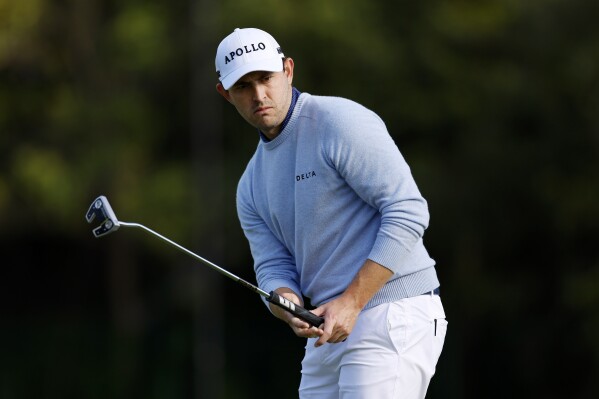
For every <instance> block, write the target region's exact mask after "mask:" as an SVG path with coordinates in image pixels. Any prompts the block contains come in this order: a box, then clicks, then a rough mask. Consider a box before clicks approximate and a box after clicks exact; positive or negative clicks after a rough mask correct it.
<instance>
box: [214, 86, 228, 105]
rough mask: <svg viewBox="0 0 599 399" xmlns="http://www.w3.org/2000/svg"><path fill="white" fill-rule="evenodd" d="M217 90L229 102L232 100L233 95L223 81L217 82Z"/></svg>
mask: <svg viewBox="0 0 599 399" xmlns="http://www.w3.org/2000/svg"><path fill="white" fill-rule="evenodd" d="M216 91H217V92H218V94H220V95H221V96H223V97H224V98H225V100H227V101H228V102H231V95H230V94H229V91H228V90H225V88H224V87H223V84H222V83H221V82H218V83H217V84H216Z"/></svg>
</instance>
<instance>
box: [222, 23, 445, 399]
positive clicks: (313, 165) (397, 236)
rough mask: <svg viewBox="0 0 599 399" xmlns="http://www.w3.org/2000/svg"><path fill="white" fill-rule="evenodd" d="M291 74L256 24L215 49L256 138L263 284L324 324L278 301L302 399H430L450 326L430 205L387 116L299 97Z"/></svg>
mask: <svg viewBox="0 0 599 399" xmlns="http://www.w3.org/2000/svg"><path fill="white" fill-rule="evenodd" d="M293 69H294V61H293V60H292V59H291V58H288V57H285V56H284V54H283V51H282V50H281V47H280V46H279V45H278V43H277V42H276V41H275V39H274V38H273V37H272V36H271V35H270V34H268V33H266V32H264V31H262V30H259V29H253V28H248V29H235V31H234V32H233V33H231V34H230V35H229V36H227V37H226V38H225V39H223V41H222V42H221V43H220V45H219V47H218V50H217V54H216V70H217V73H218V74H219V83H218V84H217V85H216V89H217V91H218V92H219V93H220V94H221V95H222V96H223V97H224V98H225V99H226V100H227V101H228V102H229V103H231V104H233V106H235V108H236V109H237V111H238V112H239V114H240V115H241V116H242V117H243V118H244V119H245V120H246V121H247V122H248V123H249V124H250V125H252V126H253V127H255V128H257V129H258V131H259V136H260V138H259V144H258V147H257V149H256V152H255V154H254V156H253V157H252V159H251V160H250V162H249V163H248V165H247V168H246V170H245V172H244V174H243V176H242V177H241V179H240V181H239V185H238V189H237V211H238V216H239V220H240V223H241V226H242V228H243V230H244V233H245V235H246V237H247V239H248V241H249V244H250V248H251V252H252V256H253V258H254V269H255V272H256V278H257V281H258V284H259V286H260V287H261V288H262V289H264V290H265V291H271V290H275V291H276V292H277V293H278V294H279V295H281V296H283V297H285V298H287V299H289V300H291V301H292V302H295V303H297V304H300V305H302V306H303V299H304V298H308V299H309V300H310V303H311V304H312V305H313V306H315V307H316V308H315V309H313V310H312V312H313V313H315V314H316V315H319V316H322V317H323V318H324V323H323V325H321V326H310V325H309V324H308V323H306V322H305V321H302V320H301V319H299V318H297V317H294V316H293V315H292V314H290V313H288V312H286V311H285V310H283V309H281V308H278V307H276V306H270V311H271V312H272V313H273V314H274V315H275V316H276V317H278V318H279V319H281V320H283V321H284V322H286V323H287V324H288V325H289V326H290V327H291V329H292V330H293V332H294V333H295V334H296V335H297V336H299V337H305V338H308V343H307V345H306V353H305V356H304V360H303V361H302V379H301V383H300V388H299V391H300V397H301V398H318V399H323V398H324V399H326V398H344V399H348V398H366V399H372V398H376V399H385V398H402V399H403V398H405V399H408V398H410V399H411V398H423V397H424V396H425V394H426V390H427V387H428V384H429V381H430V378H431V377H432V375H433V374H434V371H435V366H436V363H437V360H438V358H439V355H440V353H441V349H442V347H443V342H444V339H445V332H446V328H447V322H446V321H445V313H444V311H443V306H442V304H441V300H440V297H439V295H438V293H439V291H438V287H439V281H438V279H437V274H436V271H435V267H434V265H435V262H434V261H433V260H432V259H431V258H430V257H429V255H428V253H427V251H426V249H425V247H424V245H423V241H422V236H423V234H424V230H425V229H426V228H427V226H428V218H429V216H428V208H427V203H426V201H425V200H424V199H423V198H422V196H421V194H420V192H419V191H418V188H417V186H416V184H415V182H414V180H413V178H412V175H411V172H410V169H409V167H408V165H407V164H406V162H405V161H404V159H403V157H402V156H401V154H400V152H399V150H398V148H397V146H396V145H395V143H394V142H393V140H392V139H391V137H390V135H389V134H388V132H387V130H386V127H385V125H384V123H383V122H382V121H381V119H380V118H379V117H378V116H377V115H376V114H374V113H373V112H371V111H370V110H368V109H366V108H364V107H363V106H361V105H359V104H357V103H355V102H352V101H350V100H346V99H342V98H336V97H321V96H312V95H310V94H308V93H300V92H299V91H298V90H297V89H296V88H294V87H293V86H292V81H293Z"/></svg>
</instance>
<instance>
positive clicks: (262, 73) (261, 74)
mask: <svg viewBox="0 0 599 399" xmlns="http://www.w3.org/2000/svg"><path fill="white" fill-rule="evenodd" d="M275 73H276V72H270V71H256V72H251V74H256V77H255V78H252V79H244V78H241V79H239V80H238V81H237V82H235V84H234V85H233V86H240V85H243V84H249V83H250V82H252V81H254V80H260V79H262V78H264V77H265V76H268V75H274V74H275Z"/></svg>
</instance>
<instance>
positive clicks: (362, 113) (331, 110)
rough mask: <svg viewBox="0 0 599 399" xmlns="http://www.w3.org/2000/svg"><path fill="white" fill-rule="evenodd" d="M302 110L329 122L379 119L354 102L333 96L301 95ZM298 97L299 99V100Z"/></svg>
mask: <svg viewBox="0 0 599 399" xmlns="http://www.w3.org/2000/svg"><path fill="white" fill-rule="evenodd" d="M301 97H303V98H302V99H303V103H304V105H303V110H305V111H306V112H307V113H310V114H318V115H319V116H320V117H324V118H329V119H331V120H347V119H353V118H355V117H374V118H377V119H380V118H379V117H378V115H376V114H375V113H374V112H373V111H371V110H370V109H368V108H366V107H365V106H363V105H362V104H359V103H357V102H356V101H353V100H350V99H347V98H343V97H334V96H317V95H312V94H309V93H302V96H301ZM301 97H300V98H301Z"/></svg>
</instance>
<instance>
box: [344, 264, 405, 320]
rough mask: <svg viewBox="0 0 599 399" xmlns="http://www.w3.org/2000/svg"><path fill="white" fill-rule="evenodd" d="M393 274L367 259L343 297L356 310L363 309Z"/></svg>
mask: <svg viewBox="0 0 599 399" xmlns="http://www.w3.org/2000/svg"><path fill="white" fill-rule="evenodd" d="M392 275H393V272H392V271H391V270H389V269H387V268H386V267H384V266H381V265H380V264H378V263H376V262H374V261H372V260H370V259H367V260H366V262H364V265H363V266H362V268H360V270H359V271H358V273H357V274H356V276H355V277H354V279H353V280H352V282H351V283H350V285H349V286H348V287H347V289H346V290H345V292H344V293H343V296H344V297H346V299H351V300H352V301H353V302H354V304H355V306H356V307H357V308H358V309H360V310H361V309H363V308H364V306H366V304H367V303H368V301H370V299H371V298H372V297H373V296H374V294H376V293H377V292H378V291H379V290H380V289H381V288H382V287H383V286H384V285H385V283H387V281H389V279H390V278H391V276H392Z"/></svg>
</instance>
